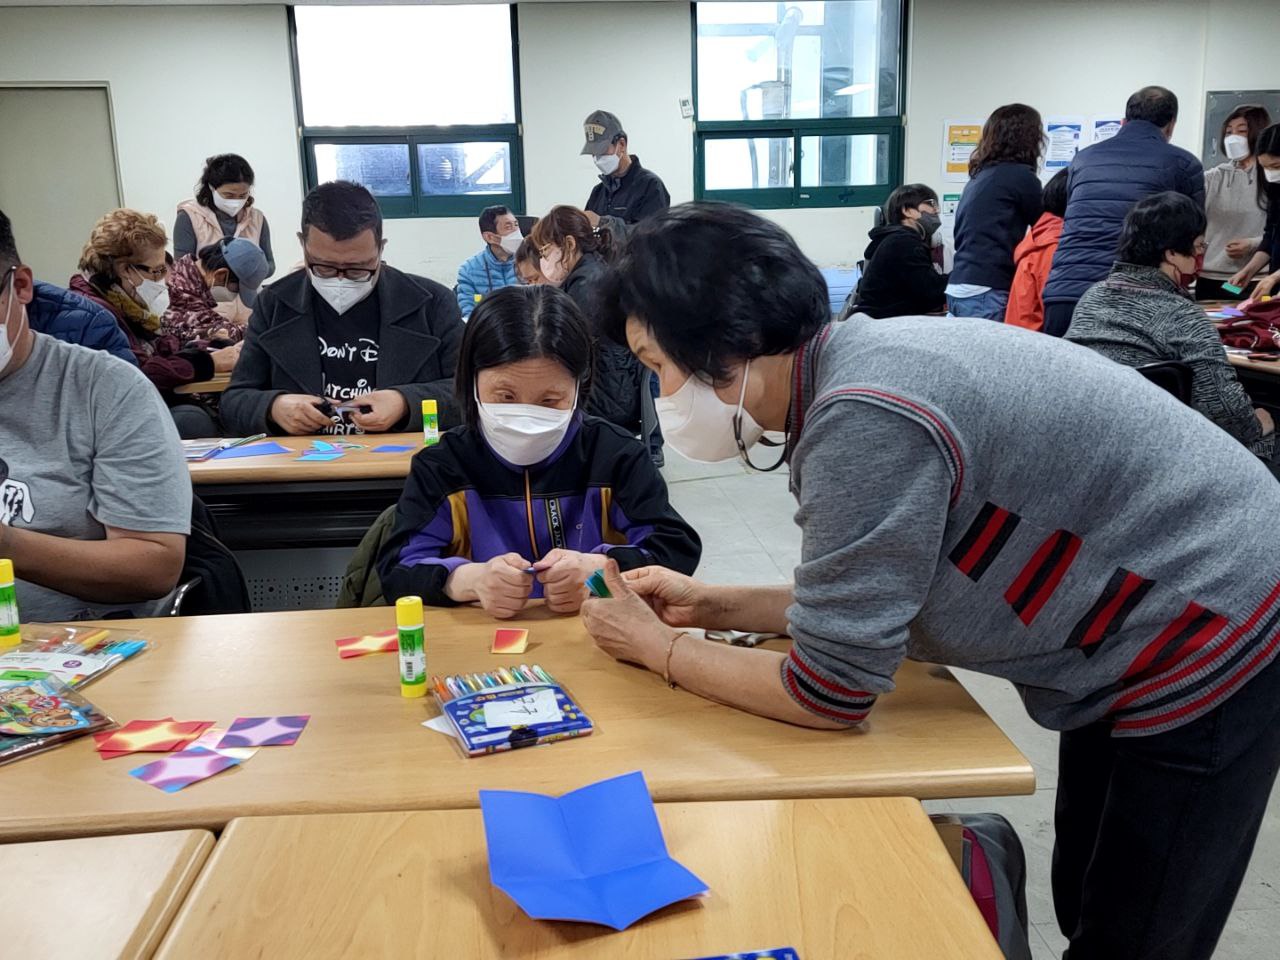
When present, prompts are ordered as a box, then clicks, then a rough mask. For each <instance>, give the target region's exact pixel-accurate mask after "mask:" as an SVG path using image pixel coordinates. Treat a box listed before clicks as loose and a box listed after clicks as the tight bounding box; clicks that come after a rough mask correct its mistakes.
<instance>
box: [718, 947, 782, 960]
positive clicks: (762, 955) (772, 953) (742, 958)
mask: <svg viewBox="0 0 1280 960" xmlns="http://www.w3.org/2000/svg"><path fill="white" fill-rule="evenodd" d="M701 960H800V954H798V953H796V948H795V947H775V948H774V949H772V950H748V951H747V952H746V953H726V954H722V955H720V956H717V957H702V958H701Z"/></svg>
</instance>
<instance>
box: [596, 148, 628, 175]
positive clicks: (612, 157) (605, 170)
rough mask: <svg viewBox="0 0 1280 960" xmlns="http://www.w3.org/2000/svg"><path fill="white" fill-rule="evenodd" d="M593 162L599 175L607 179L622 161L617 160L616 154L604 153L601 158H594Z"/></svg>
mask: <svg viewBox="0 0 1280 960" xmlns="http://www.w3.org/2000/svg"><path fill="white" fill-rule="evenodd" d="M595 162H596V169H597V170H599V171H600V173H601V174H603V175H604V176H606V177H608V176H612V175H613V173H614V171H616V170H617V169H618V164H620V163H621V162H622V161H621V160H620V159H619V158H618V155H617V154H616V153H606V154H605V155H604V156H602V157H596V158H595Z"/></svg>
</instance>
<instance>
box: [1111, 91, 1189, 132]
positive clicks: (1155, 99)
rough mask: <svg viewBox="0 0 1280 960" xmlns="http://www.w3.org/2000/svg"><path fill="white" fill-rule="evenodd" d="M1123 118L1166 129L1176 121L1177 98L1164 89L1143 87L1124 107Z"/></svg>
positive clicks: (1171, 92)
mask: <svg viewBox="0 0 1280 960" xmlns="http://www.w3.org/2000/svg"><path fill="white" fill-rule="evenodd" d="M1124 118H1125V119H1126V120H1146V121H1147V122H1148V123H1154V124H1155V125H1156V126H1157V127H1167V126H1168V125H1169V124H1171V123H1173V121H1175V120H1177V119H1178V98H1177V97H1176V96H1174V93H1173V91H1172V90H1169V89H1167V88H1165V87H1143V88H1142V89H1141V90H1139V91H1138V92H1137V93H1135V94H1134V95H1133V96H1131V97H1130V98H1129V102H1128V103H1126V104H1125V105H1124Z"/></svg>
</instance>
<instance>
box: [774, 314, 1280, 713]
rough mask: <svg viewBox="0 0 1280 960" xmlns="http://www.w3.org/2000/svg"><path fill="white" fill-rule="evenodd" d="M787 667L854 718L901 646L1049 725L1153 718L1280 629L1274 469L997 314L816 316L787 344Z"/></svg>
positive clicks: (1085, 353)
mask: <svg viewBox="0 0 1280 960" xmlns="http://www.w3.org/2000/svg"><path fill="white" fill-rule="evenodd" d="M790 458H791V484H792V492H793V493H794V494H795V497H796V499H797V501H798V502H799V512H798V513H797V514H796V520H797V522H798V523H799V524H800V526H801V528H802V529H803V532H804V546H803V554H802V559H801V563H800V566H799V567H798V568H797V569H796V575H795V602H794V604H793V605H792V607H791V608H790V609H789V611H788V616H789V619H790V622H791V633H792V636H793V637H794V639H795V644H794V647H793V650H792V654H791V656H790V657H789V658H788V659H787V660H786V661H785V662H784V666H783V681H784V683H785V684H786V686H787V689H788V691H789V692H790V693H791V695H792V696H793V697H794V698H795V699H796V700H797V702H799V703H800V704H801V705H803V706H805V707H806V708H807V709H809V710H811V711H813V712H815V713H818V714H820V715H823V716H826V717H832V718H836V719H842V720H845V721H848V722H850V723H854V722H857V721H859V720H861V719H862V718H863V717H864V716H865V715H866V713H867V711H868V710H869V709H870V708H871V705H872V703H873V702H874V700H875V698H876V696H877V695H879V694H882V693H886V692H888V691H890V690H892V689H893V674H894V671H895V670H896V669H897V668H898V666H899V664H900V663H901V662H902V660H903V659H904V658H906V657H910V658H912V659H916V660H925V661H930V662H935V663H943V664H948V665H954V666H960V667H966V668H969V669H973V670H978V671H981V672H983V673H988V674H992V675H994V676H999V677H1004V678H1006V679H1008V680H1010V681H1012V682H1013V683H1014V684H1015V685H1017V687H1018V688H1019V691H1020V692H1021V694H1022V696H1023V700H1024V701H1025V703H1026V706H1027V710H1028V711H1029V712H1030V713H1031V715H1032V716H1033V717H1034V718H1035V719H1036V720H1037V721H1038V722H1040V723H1041V724H1043V725H1044V726H1047V727H1050V728H1052V729H1058V730H1068V729H1073V728H1076V727H1080V726H1082V725H1084V724H1087V723H1090V722H1092V721H1095V720H1099V719H1103V718H1106V719H1108V720H1109V721H1111V722H1112V724H1113V732H1114V733H1115V734H1117V735H1144V734H1152V733H1159V732H1161V731H1164V730H1168V729H1172V728H1174V727H1176V726H1179V725H1181V724H1184V723H1187V722H1189V721H1190V720H1193V719H1195V718H1196V717H1198V716H1201V715H1203V714H1204V713H1206V712H1207V711H1208V710H1210V709H1212V708H1213V707H1214V706H1216V705H1217V704H1218V703H1221V702H1222V701H1223V700H1224V699H1225V698H1226V697H1228V696H1229V695H1230V694H1231V692H1232V691H1233V690H1235V689H1238V688H1239V686H1240V684H1242V683H1243V682H1245V681H1246V680H1248V679H1249V678H1250V677H1251V676H1253V675H1254V674H1255V673H1257V671H1258V670H1260V669H1261V668H1262V667H1263V666H1264V665H1265V664H1267V663H1268V662H1270V660H1271V658H1272V657H1273V656H1274V655H1275V652H1276V649H1277V646H1278V645H1280V632H1278V631H1280V603H1278V602H1277V601H1278V600H1280V557H1277V552H1276V543H1277V539H1276V534H1275V528H1276V524H1277V521H1276V519H1275V518H1276V517H1280V484H1277V483H1276V481H1275V480H1274V479H1273V478H1272V476H1271V474H1270V473H1269V472H1268V471H1267V469H1266V468H1265V467H1264V466H1262V464H1261V463H1259V461H1258V459H1257V458H1256V457H1254V456H1252V455H1251V454H1250V453H1249V452H1248V450H1247V449H1246V448H1245V447H1243V446H1241V445H1240V444H1239V443H1238V442H1237V441H1236V440H1235V439H1234V438H1232V437H1231V436H1229V435H1228V434H1227V433H1225V432H1224V431H1223V430H1221V429H1220V428H1218V427H1217V426H1216V425H1215V424H1213V423H1211V422H1210V421H1208V420H1206V419H1205V418H1204V417H1203V416H1201V415H1200V414H1199V413H1197V412H1196V411H1195V410H1193V409H1191V408H1189V407H1186V406H1183V405H1182V404H1180V403H1178V402H1177V401H1176V400H1175V399H1174V398H1173V397H1171V396H1170V395H1169V394H1167V393H1165V392H1164V391H1163V390H1161V389H1160V388H1158V387H1156V386H1154V385H1153V384H1151V383H1149V382H1148V381H1146V380H1145V379H1144V378H1143V377H1142V376H1141V375H1140V374H1138V373H1136V372H1135V371H1134V370H1131V369H1129V368H1126V367H1123V366H1120V365H1119V364H1115V363H1112V362H1111V361H1109V360H1107V359H1105V358H1103V357H1100V356H1098V355H1097V354H1095V353H1094V352H1093V351H1091V350H1087V349H1085V348H1083V347H1080V346H1077V345H1075V344H1072V343H1068V342H1065V341H1062V340H1059V339H1057V338H1054V337H1045V336H1039V335H1037V334H1035V333H1031V332H1028V331H1023V330H1020V329H1017V328H1013V327H1006V326H1004V325H1002V324H990V323H975V322H974V321H972V320H939V319H938V318H937V317H921V318H903V317H896V318H894V319H892V320H871V319H869V318H866V317H862V316H855V317H854V318H852V319H850V320H848V321H846V322H844V323H839V324H834V325H832V326H830V327H828V328H826V329H825V330H824V331H823V332H822V333H820V334H819V335H818V336H817V337H816V338H815V339H814V340H813V341H811V342H810V344H809V345H807V346H806V347H805V348H804V349H803V350H802V351H801V354H800V356H799V358H798V360H797V363H796V396H795V400H794V402H793V425H792V448H791V451H790Z"/></svg>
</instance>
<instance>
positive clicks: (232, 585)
mask: <svg viewBox="0 0 1280 960" xmlns="http://www.w3.org/2000/svg"><path fill="white" fill-rule="evenodd" d="M197 578H199V582H198V583H195V584H193V585H192V587H191V589H190V590H189V591H187V593H186V595H185V596H184V597H183V599H182V611H181V613H182V616H184V617H194V616H201V615H203V614H209V613H249V612H250V607H251V603H250V600H249V585H248V584H247V583H245V579H244V571H243V570H241V569H240V562H239V561H238V560H236V557H235V554H234V553H232V552H231V549H230V548H229V547H228V546H227V545H226V544H225V543H223V542H222V541H221V540H220V539H218V526H217V523H216V522H215V520H214V518H213V513H212V512H211V511H210V510H209V508H208V507H207V506H205V504H204V502H203V501H202V500H201V499H200V498H199V497H196V496H193V497H192V498H191V536H189V537H188V538H187V559H186V561H185V562H184V563H183V565H182V578H181V580H180V582H181V583H187V582H189V581H192V580H195V579H197Z"/></svg>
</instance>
